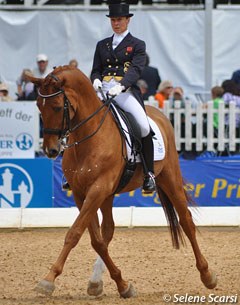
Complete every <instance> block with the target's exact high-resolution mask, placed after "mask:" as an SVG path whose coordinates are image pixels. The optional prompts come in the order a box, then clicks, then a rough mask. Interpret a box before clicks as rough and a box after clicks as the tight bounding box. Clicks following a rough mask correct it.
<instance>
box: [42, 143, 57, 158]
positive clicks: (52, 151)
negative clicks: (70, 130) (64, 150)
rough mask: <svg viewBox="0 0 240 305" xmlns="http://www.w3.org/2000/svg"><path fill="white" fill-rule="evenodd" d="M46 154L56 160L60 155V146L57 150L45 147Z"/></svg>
mask: <svg viewBox="0 0 240 305" xmlns="http://www.w3.org/2000/svg"><path fill="white" fill-rule="evenodd" d="M44 152H45V154H46V155H47V157H48V158H50V159H55V158H57V156H58V155H59V153H60V146H59V147H57V148H48V147H45V149H44Z"/></svg>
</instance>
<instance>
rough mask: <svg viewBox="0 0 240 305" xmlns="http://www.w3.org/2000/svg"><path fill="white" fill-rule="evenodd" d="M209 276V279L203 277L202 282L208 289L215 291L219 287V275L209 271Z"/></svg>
mask: <svg viewBox="0 0 240 305" xmlns="http://www.w3.org/2000/svg"><path fill="white" fill-rule="evenodd" d="M209 275H210V276H207V277H203V276H201V280H202V282H203V284H204V285H205V286H206V287H207V288H208V289H213V288H215V287H216V286H217V275H216V273H215V272H213V271H209Z"/></svg>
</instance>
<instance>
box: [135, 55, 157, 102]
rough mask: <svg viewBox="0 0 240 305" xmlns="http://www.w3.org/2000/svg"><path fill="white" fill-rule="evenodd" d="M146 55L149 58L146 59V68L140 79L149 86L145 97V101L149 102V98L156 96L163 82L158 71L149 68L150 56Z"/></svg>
mask: <svg viewBox="0 0 240 305" xmlns="http://www.w3.org/2000/svg"><path fill="white" fill-rule="evenodd" d="M146 55H147V58H146V63H145V67H144V69H143V71H142V74H141V77H140V78H141V79H143V80H145V82H146V83H147V85H148V91H147V92H146V93H145V94H144V95H143V99H144V100H147V99H148V98H149V96H151V95H153V96H154V95H155V94H156V92H157V89H158V86H159V84H160V82H161V78H160V76H159V73H158V69H157V68H154V67H151V66H149V62H150V60H149V56H148V54H146Z"/></svg>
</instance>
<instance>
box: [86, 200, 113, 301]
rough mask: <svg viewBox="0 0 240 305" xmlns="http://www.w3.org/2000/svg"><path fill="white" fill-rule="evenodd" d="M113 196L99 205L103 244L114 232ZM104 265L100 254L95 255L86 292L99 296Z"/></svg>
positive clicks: (108, 241) (109, 239)
mask: <svg viewBox="0 0 240 305" xmlns="http://www.w3.org/2000/svg"><path fill="white" fill-rule="evenodd" d="M113 197H114V196H111V197H110V198H109V199H107V200H106V201H105V202H104V204H103V205H102V207H101V211H102V224H101V233H102V238H103V240H104V242H105V244H106V245H107V246H108V245H109V243H110V242H111V240H112V238H113V233H114V220H113V215H112V202H113ZM105 269H106V266H105V264H104V262H103V260H102V259H101V257H100V256H98V257H97V259H96V262H95V264H94V267H93V273H92V275H91V277H90V280H89V283H88V289H87V292H88V294H89V295H92V296H99V295H100V294H101V293H102V292H103V281H102V276H103V273H104V271H105Z"/></svg>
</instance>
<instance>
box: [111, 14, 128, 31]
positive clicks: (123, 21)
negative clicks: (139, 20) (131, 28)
mask: <svg viewBox="0 0 240 305" xmlns="http://www.w3.org/2000/svg"><path fill="white" fill-rule="evenodd" d="M129 21H130V18H129V17H112V18H111V26H112V29H113V31H114V33H116V34H122V33H123V32H125V31H126V30H127V28H128V24H129Z"/></svg>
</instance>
